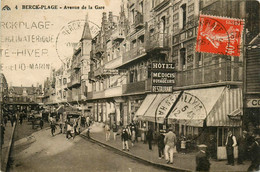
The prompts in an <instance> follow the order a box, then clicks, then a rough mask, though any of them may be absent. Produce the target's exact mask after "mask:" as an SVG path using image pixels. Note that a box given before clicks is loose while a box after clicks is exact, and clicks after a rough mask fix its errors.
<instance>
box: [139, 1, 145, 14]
mask: <svg viewBox="0 0 260 172" xmlns="http://www.w3.org/2000/svg"><path fill="white" fill-rule="evenodd" d="M143 6H144V5H143V1H142V2H140V3H139V8H140V13H141V14H143V13H144V7H143Z"/></svg>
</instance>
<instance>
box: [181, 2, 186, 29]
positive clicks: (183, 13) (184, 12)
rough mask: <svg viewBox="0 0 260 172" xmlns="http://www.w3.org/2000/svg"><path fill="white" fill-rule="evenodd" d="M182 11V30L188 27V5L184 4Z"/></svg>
mask: <svg viewBox="0 0 260 172" xmlns="http://www.w3.org/2000/svg"><path fill="white" fill-rule="evenodd" d="M181 9H182V29H184V28H185V25H186V4H183V5H182V6H181Z"/></svg>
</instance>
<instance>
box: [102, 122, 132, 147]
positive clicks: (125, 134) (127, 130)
mask: <svg viewBox="0 0 260 172" xmlns="http://www.w3.org/2000/svg"><path fill="white" fill-rule="evenodd" d="M118 131H119V129H118V126H117V125H116V123H113V125H112V132H113V138H114V140H116V138H117V135H118V134H119V133H118ZM136 132H137V128H136V124H134V123H133V122H132V123H130V125H127V126H124V127H123V128H122V130H121V140H122V145H123V150H127V151H129V145H128V140H130V141H131V144H132V146H134V144H135V142H136V141H137V137H136V136H137V135H136ZM105 137H106V141H109V140H110V126H109V125H108V124H105Z"/></svg>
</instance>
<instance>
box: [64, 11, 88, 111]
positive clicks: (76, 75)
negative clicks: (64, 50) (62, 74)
mask: <svg viewBox="0 0 260 172" xmlns="http://www.w3.org/2000/svg"><path fill="white" fill-rule="evenodd" d="M91 41H92V36H91V32H90V28H89V23H88V16H86V22H85V25H84V29H83V33H82V37H81V40H80V42H79V44H78V46H77V47H76V48H75V49H74V53H73V56H72V59H71V62H70V63H71V66H70V69H69V70H68V74H69V75H70V76H69V77H70V81H69V82H68V84H67V88H68V95H67V96H68V99H67V101H68V102H69V103H70V104H74V105H75V106H77V107H81V108H84V109H87V107H86V103H85V101H86V99H87V90H88V89H90V90H91V86H92V85H91V84H89V80H88V72H89V70H90V69H89V68H90V50H91Z"/></svg>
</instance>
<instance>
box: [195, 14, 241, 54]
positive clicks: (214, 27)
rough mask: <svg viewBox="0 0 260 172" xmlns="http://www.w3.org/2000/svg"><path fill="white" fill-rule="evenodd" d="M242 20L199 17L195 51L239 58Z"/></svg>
mask: <svg viewBox="0 0 260 172" xmlns="http://www.w3.org/2000/svg"><path fill="white" fill-rule="evenodd" d="M243 26H244V20H242V19H232V18H224V17H215V16H208V15H200V20H199V27H198V36H197V44H196V51H197V52H205V53H214V54H222V55H228V56H240V49H241V39H242V32H243Z"/></svg>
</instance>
